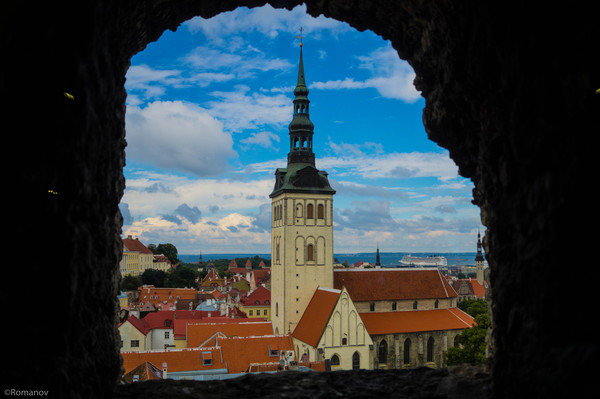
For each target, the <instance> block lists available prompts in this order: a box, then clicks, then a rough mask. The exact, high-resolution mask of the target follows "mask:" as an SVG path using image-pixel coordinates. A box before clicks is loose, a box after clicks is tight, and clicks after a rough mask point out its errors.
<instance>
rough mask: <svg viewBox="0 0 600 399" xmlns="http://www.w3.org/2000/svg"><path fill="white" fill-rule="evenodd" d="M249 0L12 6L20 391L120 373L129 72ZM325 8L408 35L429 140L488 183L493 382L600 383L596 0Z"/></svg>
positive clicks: (4, 86)
mask: <svg viewBox="0 0 600 399" xmlns="http://www.w3.org/2000/svg"><path fill="white" fill-rule="evenodd" d="M270 3H271V4H273V5H274V6H286V7H288V8H291V7H293V6H294V5H296V4H299V3H300V2H299V1H272V2H270ZM237 4H238V2H237V1H230V0H227V1H217V0H214V1H196V0H120V1H119V0H107V1H93V0H88V1H82V0H78V1H68V0H67V1H62V2H8V3H7V4H3V5H2V12H0V27H1V28H0V29H2V32H1V33H2V34H1V35H0V40H1V43H2V44H1V49H2V59H3V61H2V63H0V92H1V93H2V95H3V106H2V111H3V112H2V115H3V117H4V118H3V119H4V121H3V122H4V126H5V129H4V134H3V138H4V140H5V144H4V147H3V148H5V151H6V152H7V153H8V154H11V156H12V160H11V161H10V162H7V163H6V166H7V167H5V170H6V172H8V173H6V174H5V182H6V183H7V184H5V195H6V196H10V197H11V198H10V203H11V205H13V206H12V207H11V208H10V209H9V225H8V226H9V228H10V230H9V234H10V237H11V238H10V241H9V245H8V246H7V248H10V250H11V251H10V252H7V255H8V254H10V255H12V256H8V257H7V258H9V259H6V261H5V264H6V266H5V269H9V270H10V271H12V272H13V273H12V275H11V277H10V278H8V277H7V278H6V281H5V282H4V283H3V288H2V291H1V295H2V296H1V299H2V302H3V303H4V304H10V306H11V307H12V308H11V311H10V314H9V320H8V321H9V323H10V324H9V325H10V326H11V329H10V331H18V334H15V335H14V336H12V337H11V336H9V337H8V338H10V339H8V338H7V340H6V342H7V344H6V345H7V346H8V347H11V346H14V347H15V349H17V350H16V351H10V352H9V353H10V354H9V355H8V356H6V357H5V358H4V359H3V362H2V368H3V371H2V375H3V378H2V388H3V389H5V388H15V389H35V388H39V389H49V390H50V392H51V394H54V396H57V397H86V398H89V397H109V396H111V394H112V392H113V390H114V389H115V387H116V384H117V381H118V378H119V375H120V356H119V353H118V342H119V338H118V333H117V330H116V318H117V317H118V315H117V303H116V284H115V283H116V281H117V280H118V269H117V263H118V258H119V254H120V253H121V248H120V247H119V245H120V244H119V240H118V237H119V234H120V232H121V230H120V225H121V223H120V214H119V211H118V202H119V200H120V198H121V196H122V194H123V187H124V179H123V175H122V167H123V165H124V162H125V159H124V148H125V145H126V143H125V135H124V134H125V132H124V113H125V108H124V103H125V96H126V93H125V90H124V87H123V85H124V76H125V72H126V71H127V68H128V66H129V60H130V58H131V56H132V55H134V54H135V53H137V52H139V51H141V50H143V48H144V47H145V46H146V44H148V43H149V42H150V41H153V40H157V39H158V38H159V37H160V35H161V34H162V32H163V31H164V30H165V29H176V28H177V26H178V25H179V24H180V23H181V22H183V21H184V20H186V19H189V18H191V17H193V16H196V15H202V16H205V17H210V16H213V15H216V14H218V13H219V12H222V11H226V10H231V9H233V8H235V7H236V6H237ZM261 4H264V1H256V2H254V1H251V2H245V3H244V5H261ZM590 4H591V3H590ZM308 11H309V13H311V14H313V15H318V14H320V13H323V14H325V15H326V16H330V17H334V18H336V19H340V20H343V21H346V22H348V23H349V24H351V25H352V26H354V27H355V28H357V29H359V30H364V29H371V30H373V31H374V32H375V33H377V34H380V35H381V36H382V37H383V38H384V39H389V40H391V41H392V43H393V45H394V47H395V48H396V49H397V50H398V54H399V56H400V57H401V58H403V59H406V60H408V61H409V62H410V63H411V65H412V66H413V68H414V69H415V71H416V72H417V79H416V84H417V87H418V88H419V89H420V90H421V91H422V93H423V96H424V97H425V99H426V108H425V109H424V112H423V121H424V124H425V127H426V130H427V133H428V135H429V137H430V138H431V139H432V140H433V141H435V142H437V143H438V144H440V145H441V146H443V147H445V148H447V149H448V150H449V151H450V156H451V157H452V158H453V159H454V161H455V162H456V163H457V165H458V166H459V170H460V173H461V174H462V175H463V176H465V177H469V178H471V179H472V180H473V182H474V183H475V190H474V193H473V194H474V199H475V202H476V203H477V204H478V205H479V206H480V207H481V214H482V221H483V223H484V225H485V226H486V227H487V233H486V236H485V239H484V245H485V249H486V256H487V258H488V261H489V264H490V268H491V284H492V287H493V295H492V298H493V305H492V310H493V327H494V330H493V332H492V334H491V339H490V350H491V351H492V354H493V356H492V357H491V358H490V372H491V376H492V381H493V391H492V392H493V396H494V397H498V398H503V397H521V396H528V397H540V398H541V397H546V396H548V394H549V393H550V392H551V393H553V394H558V395H562V396H564V397H586V396H587V395H588V394H589V393H590V392H592V389H595V390H596V392H598V382H597V381H598V379H597V378H593V375H592V364H593V360H595V359H596V358H597V357H598V344H597V340H596V339H595V334H594V333H595V331H594V330H593V325H594V322H593V320H594V318H593V316H594V314H595V308H594V307H593V306H594V304H595V303H596V301H595V293H594V292H595V289H594V288H595V283H596V282H597V281H598V268H597V267H596V266H595V262H594V258H593V256H594V255H595V254H594V253H593V248H594V247H593V245H592V239H593V238H595V237H594V236H593V235H591V234H589V233H588V232H587V231H586V230H585V229H583V226H588V225H591V223H592V218H591V217H592V215H594V214H593V209H594V207H593V206H592V203H591V199H592V198H593V197H592V195H593V193H591V192H590V187H593V185H594V183H595V182H594V180H591V179H590V177H591V173H590V172H592V171H594V170H595V169H592V165H593V161H594V157H593V152H592V149H594V147H593V146H592V145H591V143H590V139H591V138H592V137H594V136H595V135H597V134H598V132H599V130H598V115H599V114H600V104H599V103H600V100H599V99H600V95H597V94H594V92H595V90H596V89H598V88H600V80H599V75H598V73H599V71H600V65H599V64H598V62H597V61H596V60H595V59H594V58H593V56H594V55H595V53H597V50H596V47H597V43H596V42H597V39H598V37H599V35H598V33H599V32H598V24H597V23H596V21H594V20H593V17H594V15H595V14H594V12H593V10H592V8H591V5H589V6H588V5H586V6H584V5H577V6H567V5H566V4H565V3H556V2H555V3H552V4H550V3H546V4H544V6H543V7H541V6H538V5H537V3H536V4H532V2H514V3H513V2H502V3H493V4H490V3H489V2H481V1H464V2H457V1H449V0H445V1H444V0H441V1H423V0H407V1H402V2H400V1H394V0H381V1H358V0H355V1H344V0H331V1H326V0H321V1H308ZM65 93H68V94H69V95H70V96H67V95H65ZM5 158H8V156H6V157H5ZM49 190H51V191H50V192H49ZM13 197H14V198H13ZM15 255H16V256H15ZM17 340H18V341H17ZM13 342H15V344H14V345H13V344H12V343H13ZM17 342H18V344H17ZM13 352H14V353H13ZM388 375H389V374H388ZM378 376H381V374H380V373H379V374H378V373H373V374H372V381H374V382H373V384H375V385H377V382H376V381H377V378H379V377H378ZM398 376H399V377H398V378H403V377H400V374H398ZM413 376H414V374H413ZM350 379H352V378H350ZM361 381H362V382H361ZM364 381H365V380H364V379H356V384H357V385H359V384H362V383H364ZM385 381H386V380H385V379H382V380H381V384H385V383H386V382H385ZM418 381H421V382H420V383H422V384H425V385H426V384H427V380H426V379H425V380H418ZM432 381H433V380H432ZM435 381H437V382H434V383H436V384H437V383H439V384H440V386H442V387H446V388H448V385H444V384H443V383H441V382H439V381H440V380H435ZM251 385H253V384H251ZM303 387H305V385H301V386H300V388H301V389H304V388H303ZM131 389H132V388H130V387H129V388H127V392H130V391H131ZM356 389H359V388H356ZM120 392H124V391H122V390H120ZM415 392H416V391H415ZM446 392H448V391H446ZM405 397H420V396H418V395H417V394H416V393H415V394H407V395H405ZM441 397H446V396H441Z"/></svg>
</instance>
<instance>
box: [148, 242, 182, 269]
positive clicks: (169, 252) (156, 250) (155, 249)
mask: <svg viewBox="0 0 600 399" xmlns="http://www.w3.org/2000/svg"><path fill="white" fill-rule="evenodd" d="M148 249H150V250H151V251H152V253H153V254H154V255H160V254H163V255H164V256H166V257H167V258H168V259H169V261H171V264H173V265H176V264H177V263H178V262H179V260H178V259H177V248H176V247H175V245H173V244H158V245H157V246H155V245H154V244H150V245H148Z"/></svg>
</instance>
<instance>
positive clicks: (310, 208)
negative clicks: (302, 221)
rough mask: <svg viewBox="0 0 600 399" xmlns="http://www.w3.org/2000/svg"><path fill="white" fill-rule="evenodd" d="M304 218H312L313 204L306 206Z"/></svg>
mask: <svg viewBox="0 0 600 399" xmlns="http://www.w3.org/2000/svg"><path fill="white" fill-rule="evenodd" d="M306 218H307V219H312V218H313V204H308V205H306Z"/></svg>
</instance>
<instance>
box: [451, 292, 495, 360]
mask: <svg viewBox="0 0 600 399" xmlns="http://www.w3.org/2000/svg"><path fill="white" fill-rule="evenodd" d="M458 307H459V308H461V309H462V310H464V311H465V312H466V313H469V314H470V315H471V316H473V317H474V322H475V325H474V326H473V327H472V328H468V329H466V330H464V331H463V332H462V333H460V335H458V337H457V342H458V344H459V346H458V347H453V348H448V352H447V353H446V364H448V365H449V366H450V365H454V364H461V363H470V364H481V363H483V362H485V359H486V358H485V349H486V341H485V339H486V335H487V329H488V325H489V318H488V308H487V303H486V302H485V301H483V300H480V299H478V300H469V301H462V302H460V303H459V305H458Z"/></svg>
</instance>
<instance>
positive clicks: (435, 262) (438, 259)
mask: <svg viewBox="0 0 600 399" xmlns="http://www.w3.org/2000/svg"><path fill="white" fill-rule="evenodd" d="M400 263H401V264H403V265H407V266H436V267H439V266H448V261H447V260H446V258H445V257H443V256H412V255H404V256H403V257H402V259H401V260H400Z"/></svg>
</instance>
